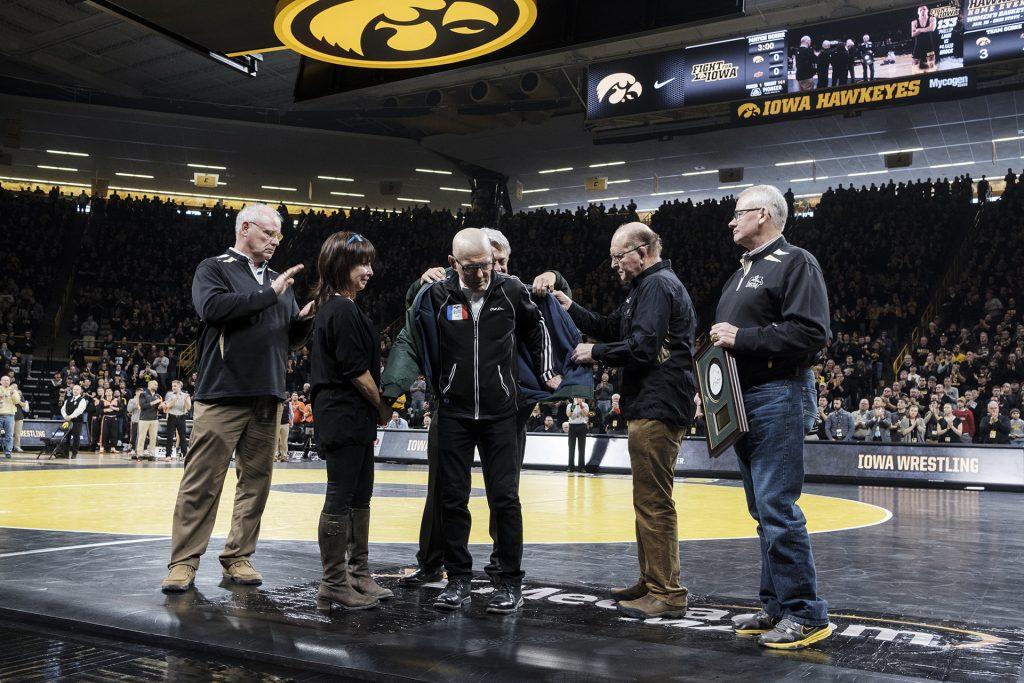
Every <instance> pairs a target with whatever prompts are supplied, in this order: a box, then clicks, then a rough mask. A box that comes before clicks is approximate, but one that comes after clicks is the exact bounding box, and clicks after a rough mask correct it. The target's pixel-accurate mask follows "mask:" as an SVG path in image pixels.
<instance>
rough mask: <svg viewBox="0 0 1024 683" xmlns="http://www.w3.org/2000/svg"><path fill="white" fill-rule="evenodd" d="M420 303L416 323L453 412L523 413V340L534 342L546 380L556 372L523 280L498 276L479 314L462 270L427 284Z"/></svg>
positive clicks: (434, 380)
mask: <svg viewBox="0 0 1024 683" xmlns="http://www.w3.org/2000/svg"><path fill="white" fill-rule="evenodd" d="M424 299H425V300H424ZM417 302H419V303H418V304H417V310H416V314H415V321H416V324H417V326H418V327H419V330H418V331H419V333H420V336H421V339H422V340H423V344H424V347H425V349H426V350H427V352H426V353H425V354H424V356H425V357H424V358H423V359H421V360H422V361H423V362H424V371H425V372H426V373H428V374H429V375H430V376H431V384H432V386H434V387H435V389H436V391H437V392H438V394H439V396H438V400H439V401H440V404H441V406H442V410H443V412H444V415H445V416H446V417H457V418H463V419H473V420H498V419H502V418H506V417H510V416H512V415H514V414H515V412H516V410H517V409H518V400H517V386H518V384H519V378H518V377H517V376H516V375H517V369H516V368H517V363H518V361H517V356H518V354H517V350H516V344H517V342H518V343H523V344H525V345H526V347H527V350H528V352H529V355H530V358H531V359H532V361H533V366H534V370H535V372H536V373H537V376H538V377H540V378H541V379H542V380H543V381H545V382H546V381H548V380H549V379H551V378H552V377H554V376H555V374H556V372H555V370H554V367H555V364H554V359H553V358H552V355H551V348H552V347H551V339H550V337H549V336H548V331H547V327H546V326H545V325H544V318H543V316H542V315H541V313H540V310H539V309H538V308H537V305H536V304H534V303H533V301H532V300H531V299H530V290H529V289H527V288H526V285H524V284H523V283H522V282H520V280H519V279H518V278H515V277H509V276H507V275H502V274H501V273H493V274H492V275H491V284H490V286H489V287H488V288H487V291H486V292H485V293H484V301H483V307H482V308H481V310H480V314H479V317H476V318H474V316H473V312H472V308H471V306H470V302H469V299H468V298H467V296H466V295H465V294H464V293H463V291H462V287H461V286H460V285H459V276H458V275H456V274H453V275H452V276H451V277H449V278H448V279H447V280H444V281H442V282H435V283H434V284H432V285H427V286H426V287H424V291H421V293H420V295H419V296H418V297H417ZM431 349H436V352H433V353H432V352H430V350H431ZM432 364H436V367H431V365H432Z"/></svg>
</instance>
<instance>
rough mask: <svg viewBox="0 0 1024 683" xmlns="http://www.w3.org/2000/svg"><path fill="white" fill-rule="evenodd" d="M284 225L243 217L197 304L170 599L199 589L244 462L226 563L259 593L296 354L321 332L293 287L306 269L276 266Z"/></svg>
mask: <svg viewBox="0 0 1024 683" xmlns="http://www.w3.org/2000/svg"><path fill="white" fill-rule="evenodd" d="M281 238H282V234H281V218H280V216H279V215H278V213H277V212H276V211H274V210H273V209H271V208H270V207H268V206H266V205H263V204H252V205H249V206H247V207H245V208H244V209H242V210H241V211H239V212H238V217H237V219H236V220H235V246H234V247H232V248H230V249H228V250H227V251H226V252H225V253H223V254H221V255H220V256H216V257H213V258H208V259H206V260H205V261H203V262H202V263H200V264H199V268H198V269H197V270H196V274H195V277H194V278H193V280H192V304H193V305H194V306H195V309H196V313H198V314H199V318H200V320H201V321H202V327H201V329H200V332H199V341H198V344H197V346H198V349H199V363H198V366H199V378H198V384H197V385H196V390H195V413H194V416H195V418H194V421H193V425H192V437H191V442H190V444H189V449H188V457H187V458H186V460H185V471H184V473H183V475H182V478H181V484H180V486H179V488H178V500H177V503H176V505H175V507H174V522H173V529H172V532H171V561H170V563H169V564H168V568H169V569H170V572H169V573H168V575H167V578H166V579H164V581H163V584H162V586H161V587H162V589H163V590H164V591H165V592H181V591H186V590H188V589H189V588H191V587H192V585H193V583H194V581H195V575H196V569H198V568H199V558H200V557H201V556H202V555H203V553H204V552H206V546H207V545H208V544H209V542H210V534H211V533H212V531H213V525H214V522H215V521H216V516H217V505H218V503H219V502H220V494H221V490H222V489H223V487H224V476H225V475H226V474H227V469H228V466H229V464H230V462H231V455H232V453H234V454H235V468H236V470H237V479H238V481H237V484H236V486H235V505H234V514H233V515H232V517H231V530H230V531H229V532H228V538H227V542H226V543H225V545H224V551H223V552H222V553H221V555H220V562H221V565H222V566H223V569H224V578H226V579H228V580H230V581H233V582H235V583H241V584H249V585H258V584H260V583H262V582H263V577H262V576H260V574H259V572H257V571H256V569H255V568H254V567H253V565H252V562H251V560H250V558H251V557H252V555H253V553H254V552H255V551H256V540H257V538H258V537H259V531H260V519H261V517H262V516H263V508H264V507H265V506H266V503H267V496H268V495H269V494H270V476H271V472H272V471H273V458H274V446H275V445H276V436H277V425H278V422H279V420H280V416H281V413H280V411H281V408H282V404H283V401H284V400H285V369H286V367H287V355H288V349H289V346H291V347H292V348H297V347H299V346H301V345H302V344H303V343H304V342H305V340H306V337H307V336H308V335H309V332H310V330H311V329H312V306H311V305H307V306H306V307H305V308H304V309H303V310H302V312H301V313H300V312H299V307H298V305H297V304H296V303H295V296H294V294H293V293H292V290H291V286H292V284H293V283H294V279H293V278H294V277H295V275H296V274H297V273H298V272H299V271H300V270H302V266H301V265H298V266H295V267H293V268H290V269H288V270H286V271H285V272H284V273H281V274H280V275H279V274H277V273H275V272H274V271H272V270H270V268H269V267H268V264H269V262H270V259H271V257H272V256H273V255H274V252H275V251H276V249H277V247H278V245H279V244H280V243H281Z"/></svg>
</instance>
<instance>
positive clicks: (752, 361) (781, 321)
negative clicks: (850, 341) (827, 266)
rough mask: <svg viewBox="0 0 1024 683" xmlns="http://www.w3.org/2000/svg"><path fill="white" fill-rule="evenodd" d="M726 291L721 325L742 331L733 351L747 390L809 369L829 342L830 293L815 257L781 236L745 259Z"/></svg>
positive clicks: (719, 314) (718, 319) (718, 314)
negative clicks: (734, 327)
mask: <svg viewBox="0 0 1024 683" xmlns="http://www.w3.org/2000/svg"><path fill="white" fill-rule="evenodd" d="M742 263H743V265H742V266H741V267H740V269H739V270H737V271H736V272H735V273H733V275H732V277H730V278H729V281H728V282H726V283H725V287H724V288H723V289H722V298H721V299H720V300H719V301H718V310H717V312H716V313H715V322H719V323H729V324H731V325H735V326H736V327H738V328H739V330H738V331H737V332H736V346H735V347H734V348H733V349H732V353H733V355H734V356H735V357H736V366H737V369H738V370H739V375H740V385H741V386H742V388H743V389H747V388H749V387H752V386H756V385H758V384H763V383H765V382H770V381H772V380H775V379H782V378H785V377H795V376H797V375H798V374H799V373H800V372H801V371H803V370H806V369H807V368H809V367H810V366H811V365H812V364H813V361H814V357H815V355H816V354H817V353H818V351H820V350H821V349H822V347H824V346H825V344H826V343H827V342H828V336H829V310H828V291H827V290H826V288H825V279H824V278H823V277H822V275H821V266H819V265H818V260H817V259H816V258H814V256H813V255H812V254H811V253H809V252H807V251H805V250H803V249H801V248H800V247H794V246H793V245H792V244H790V243H789V242H787V241H786V238H785V237H782V236H781V235H780V236H779V237H778V238H777V239H775V240H774V241H773V242H772V243H771V244H769V245H768V246H766V247H765V248H764V249H763V250H761V251H759V252H758V253H756V254H754V255H753V256H752V257H750V260H749V261H746V260H744V261H742Z"/></svg>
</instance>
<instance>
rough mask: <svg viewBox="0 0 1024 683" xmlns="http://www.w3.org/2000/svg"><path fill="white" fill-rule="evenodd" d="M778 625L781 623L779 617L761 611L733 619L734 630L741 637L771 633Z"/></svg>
mask: <svg viewBox="0 0 1024 683" xmlns="http://www.w3.org/2000/svg"><path fill="white" fill-rule="evenodd" d="M777 623H779V617H773V616H771V615H770V614H768V613H767V612H765V611H764V610H761V611H760V612H758V613H757V614H741V615H739V616H737V617H733V618H732V630H733V632H734V633H736V635H739V636H759V635H761V634H762V633H768V631H771V630H772V629H773V628H775V624H777Z"/></svg>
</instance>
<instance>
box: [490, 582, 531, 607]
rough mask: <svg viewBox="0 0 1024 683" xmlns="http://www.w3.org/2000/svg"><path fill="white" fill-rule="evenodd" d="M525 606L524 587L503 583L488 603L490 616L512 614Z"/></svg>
mask: <svg viewBox="0 0 1024 683" xmlns="http://www.w3.org/2000/svg"><path fill="white" fill-rule="evenodd" d="M522 606H523V587H522V586H519V585H512V584H509V583H503V584H500V585H499V586H498V588H497V589H496V590H495V591H494V595H492V596H491V599H490V601H489V602H488V603H487V612H488V613H489V614H512V613H513V612H515V611H517V610H518V609H519V608H520V607H522Z"/></svg>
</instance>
